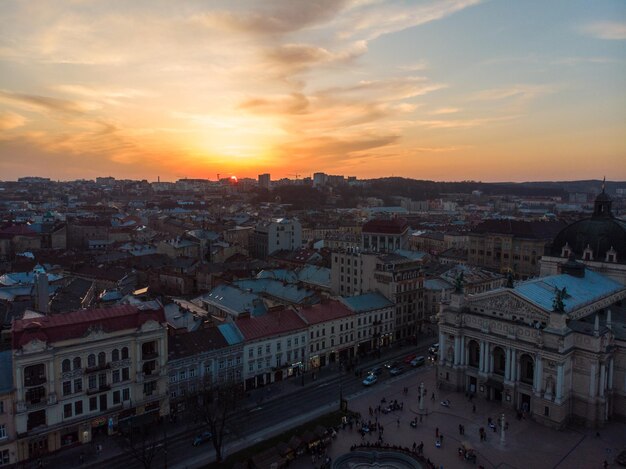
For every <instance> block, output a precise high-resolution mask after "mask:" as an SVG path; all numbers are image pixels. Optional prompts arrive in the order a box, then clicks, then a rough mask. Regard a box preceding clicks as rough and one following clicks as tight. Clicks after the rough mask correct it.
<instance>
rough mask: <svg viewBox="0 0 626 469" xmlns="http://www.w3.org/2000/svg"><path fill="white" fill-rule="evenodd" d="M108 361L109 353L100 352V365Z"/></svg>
mask: <svg viewBox="0 0 626 469" xmlns="http://www.w3.org/2000/svg"><path fill="white" fill-rule="evenodd" d="M106 363H107V355H106V353H104V352H100V353H99V354H98V366H104V365H106Z"/></svg>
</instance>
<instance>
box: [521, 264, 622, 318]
mask: <svg viewBox="0 0 626 469" xmlns="http://www.w3.org/2000/svg"><path fill="white" fill-rule="evenodd" d="M556 288H558V289H559V290H561V289H563V288H565V291H566V293H567V296H566V297H565V299H564V301H563V303H564V305H565V312H566V313H569V312H572V311H574V310H576V309H578V308H580V307H582V306H584V305H586V304H589V303H592V302H594V301H597V300H599V299H601V298H604V297H607V296H609V295H612V294H613V293H617V292H619V291H620V290H626V287H624V286H623V285H621V284H620V283H617V282H616V281H615V280H612V279H610V278H608V277H605V276H604V275H601V274H599V273H597V272H593V271H591V270H588V269H585V275H584V277H574V276H572V275H568V274H560V275H552V276H549V277H540V278H536V279H532V280H528V281H526V282H523V283H520V284H518V285H517V286H516V287H515V292H516V293H517V294H519V295H520V296H522V297H523V298H525V299H527V300H528V301H530V302H532V303H534V304H536V305H537V306H539V307H541V308H543V309H545V310H547V311H552V303H553V301H554V298H555V294H556V290H555V289H556Z"/></svg>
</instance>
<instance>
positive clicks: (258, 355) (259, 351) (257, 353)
mask: <svg viewBox="0 0 626 469" xmlns="http://www.w3.org/2000/svg"><path fill="white" fill-rule="evenodd" d="M262 354H263V347H258V348H257V349H256V355H257V357H260V356H261V355H262Z"/></svg>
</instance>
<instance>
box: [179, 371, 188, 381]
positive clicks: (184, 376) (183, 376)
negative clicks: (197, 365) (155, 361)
mask: <svg viewBox="0 0 626 469" xmlns="http://www.w3.org/2000/svg"><path fill="white" fill-rule="evenodd" d="M178 379H179V380H180V381H184V380H186V379H187V370H182V371H179V372H178Z"/></svg>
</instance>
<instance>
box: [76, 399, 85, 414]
mask: <svg viewBox="0 0 626 469" xmlns="http://www.w3.org/2000/svg"><path fill="white" fill-rule="evenodd" d="M82 414H83V401H76V402H74V415H82Z"/></svg>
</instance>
